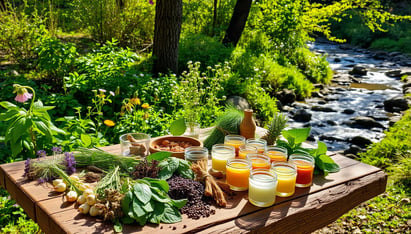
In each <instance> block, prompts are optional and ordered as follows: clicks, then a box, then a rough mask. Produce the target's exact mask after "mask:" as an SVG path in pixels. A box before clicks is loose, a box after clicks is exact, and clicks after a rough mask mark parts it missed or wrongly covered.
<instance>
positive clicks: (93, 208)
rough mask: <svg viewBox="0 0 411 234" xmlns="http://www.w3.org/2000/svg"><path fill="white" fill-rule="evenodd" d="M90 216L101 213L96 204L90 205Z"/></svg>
mask: <svg viewBox="0 0 411 234" xmlns="http://www.w3.org/2000/svg"><path fill="white" fill-rule="evenodd" d="M88 213H89V214H90V215H91V216H97V215H101V213H102V210H101V209H99V208H97V207H96V206H92V207H90V210H89V212H88Z"/></svg>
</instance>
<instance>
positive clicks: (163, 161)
mask: <svg viewBox="0 0 411 234" xmlns="http://www.w3.org/2000/svg"><path fill="white" fill-rule="evenodd" d="M147 160H148V161H151V160H157V161H160V163H159V164H158V167H160V171H159V173H158V178H159V179H162V180H168V179H170V178H171V176H173V175H178V176H181V177H184V178H187V179H194V172H193V171H192V170H191V163H190V162H189V161H186V160H184V159H180V158H176V157H171V153H170V152H157V153H154V154H151V155H149V156H147Z"/></svg>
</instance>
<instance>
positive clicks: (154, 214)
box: [121, 178, 187, 226]
mask: <svg viewBox="0 0 411 234" xmlns="http://www.w3.org/2000/svg"><path fill="white" fill-rule="evenodd" d="M168 190H169V187H168V184H167V182H166V181H164V180H159V179H151V178H144V179H139V180H137V181H136V182H135V183H134V184H133V185H132V186H131V188H130V190H129V191H128V192H127V193H126V196H125V197H124V199H123V200H122V202H121V207H122V210H123V212H124V214H125V217H124V218H123V220H125V221H126V222H124V223H130V222H129V221H128V220H127V219H129V218H131V220H132V221H131V222H134V221H136V222H137V223H138V224H139V225H141V226H143V225H144V224H146V223H147V222H150V223H155V224H159V223H160V222H163V223H176V222H180V221H181V220H182V218H181V214H180V212H179V211H178V210H179V209H181V208H182V207H183V206H184V205H185V204H186V202H187V200H185V199H182V200H174V199H171V198H170V197H169V196H168V194H167V192H168Z"/></svg>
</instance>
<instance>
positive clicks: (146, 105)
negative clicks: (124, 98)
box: [141, 103, 150, 109]
mask: <svg viewBox="0 0 411 234" xmlns="http://www.w3.org/2000/svg"><path fill="white" fill-rule="evenodd" d="M141 107H142V108H143V109H148V108H150V105H149V104H148V103H144V104H143V105H141Z"/></svg>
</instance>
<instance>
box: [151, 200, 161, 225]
mask: <svg viewBox="0 0 411 234" xmlns="http://www.w3.org/2000/svg"><path fill="white" fill-rule="evenodd" d="M164 208H165V206H164V203H161V202H154V211H153V213H151V215H150V218H149V222H150V223H157V224H159V223H160V222H161V219H162V218H163V214H164Z"/></svg>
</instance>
